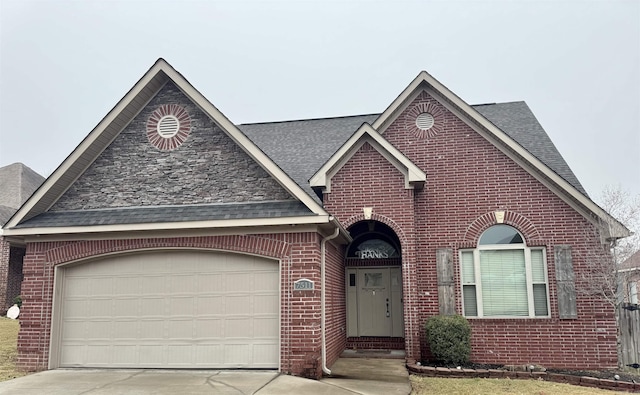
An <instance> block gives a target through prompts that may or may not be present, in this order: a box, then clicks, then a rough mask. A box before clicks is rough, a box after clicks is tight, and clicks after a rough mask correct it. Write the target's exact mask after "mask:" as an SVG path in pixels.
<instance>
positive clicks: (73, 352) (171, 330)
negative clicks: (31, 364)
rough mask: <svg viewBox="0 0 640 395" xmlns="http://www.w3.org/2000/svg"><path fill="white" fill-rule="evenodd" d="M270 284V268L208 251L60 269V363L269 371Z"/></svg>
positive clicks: (274, 316) (275, 304)
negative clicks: (239, 368)
mask: <svg viewBox="0 0 640 395" xmlns="http://www.w3.org/2000/svg"><path fill="white" fill-rule="evenodd" d="M278 279H279V272H278V264H277V262H275V261H271V260H266V259H262V258H257V257H251V256H243V255H238V254H225V253H210V252H185V251H170V252H153V253H145V254H135V255H127V256H120V257H109V258H106V259H103V260H99V261H94V262H90V263H86V264H82V265H77V266H72V267H69V268H66V269H64V271H63V282H62V287H63V297H62V301H61V306H62V307H61V309H60V311H61V314H60V317H61V324H60V325H61V336H60V338H61V342H60V354H59V355H60V357H59V360H60V366H62V367H73V366H84V367H149V368H188V367H199V368H224V367H233V368H237V367H247V368H251V367H255V368H276V367H277V365H278V358H279V352H278V349H279V342H278V336H279V318H278V317H279V314H278V312H279V291H278V288H279V282H278Z"/></svg>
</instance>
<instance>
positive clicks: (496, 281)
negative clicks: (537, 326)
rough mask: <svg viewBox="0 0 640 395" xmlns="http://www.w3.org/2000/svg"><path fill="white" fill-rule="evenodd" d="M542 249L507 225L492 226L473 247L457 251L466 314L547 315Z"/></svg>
mask: <svg viewBox="0 0 640 395" xmlns="http://www.w3.org/2000/svg"><path fill="white" fill-rule="evenodd" d="M546 261H547V260H546V256H545V250H544V248H538V247H527V245H526V243H525V242H524V238H523V237H522V235H521V234H520V233H519V232H518V231H517V230H516V229H515V228H513V227H511V226H509V225H494V226H492V227H490V228H489V229H487V230H486V231H484V233H483V234H482V236H480V241H479V242H478V247H477V248H476V249H474V250H462V251H460V278H461V281H462V308H463V312H464V315H465V316H466V317H548V316H549V297H548V295H549V288H548V281H547V278H548V277H547V264H546Z"/></svg>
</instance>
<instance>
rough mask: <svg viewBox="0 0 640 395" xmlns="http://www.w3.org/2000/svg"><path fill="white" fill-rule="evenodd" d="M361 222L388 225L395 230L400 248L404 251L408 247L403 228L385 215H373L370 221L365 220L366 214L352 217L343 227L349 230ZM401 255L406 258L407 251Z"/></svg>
mask: <svg viewBox="0 0 640 395" xmlns="http://www.w3.org/2000/svg"><path fill="white" fill-rule="evenodd" d="M361 221H378V222H381V223H383V224H385V225H387V226H388V227H390V228H391V230H393V231H394V232H395V234H396V236H398V239H399V240H400V247H401V248H402V249H404V246H406V245H407V243H408V241H407V237H406V236H405V234H404V232H403V231H402V228H400V227H399V226H398V224H397V223H396V222H395V221H394V220H392V219H390V218H387V217H385V216H384V215H380V214H376V213H372V214H371V218H370V219H365V217H364V214H358V215H354V216H353V217H350V218H349V219H347V220H346V221H344V222H343V223H342V226H344V228H345V229H349V227H350V226H351V225H354V224H356V223H358V222H361ZM401 255H402V256H404V255H405V251H402V252H401Z"/></svg>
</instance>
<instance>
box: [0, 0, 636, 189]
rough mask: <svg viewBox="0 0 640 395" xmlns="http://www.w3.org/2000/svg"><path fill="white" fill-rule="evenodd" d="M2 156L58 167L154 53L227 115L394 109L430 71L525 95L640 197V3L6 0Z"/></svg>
mask: <svg viewBox="0 0 640 395" xmlns="http://www.w3.org/2000/svg"><path fill="white" fill-rule="evenodd" d="M0 12H1V15H0V57H1V58H0V166H4V165H8V164H11V163H14V162H22V163H24V164H26V165H27V166H29V167H31V168H32V169H34V170H35V171H37V172H38V173H40V174H42V175H43V176H49V175H50V174H51V173H52V172H53V171H54V170H55V168H56V167H57V166H58V165H59V164H60V163H61V162H62V161H63V160H64V158H65V157H67V155H69V154H70V153H71V151H72V150H73V149H74V148H75V147H76V146H77V145H78V144H79V143H80V141H81V140H82V139H83V138H84V137H85V136H86V135H87V134H88V133H89V132H90V131H91V130H92V129H93V127H94V126H96V124H97V123H98V122H99V121H100V120H101V119H102V118H103V117H104V116H105V115H106V114H107V112H108V111H109V110H110V109H111V108H112V107H113V106H114V105H115V104H116V103H117V101H118V100H120V99H121V98H122V97H123V96H124V94H125V93H126V92H127V91H128V90H129V89H130V88H131V87H132V86H133V85H134V84H135V83H136V81H137V80H138V79H139V78H140V77H141V76H142V75H143V74H144V73H145V72H146V71H147V70H148V69H149V67H150V66H151V65H152V64H153V63H154V62H155V61H156V59H157V58H159V57H163V58H165V59H166V60H167V61H168V62H169V63H171V65H173V66H174V67H175V68H176V69H177V70H178V71H179V72H180V73H182V74H183V75H184V76H185V77H186V78H187V80H189V81H190V82H191V83H192V84H193V85H194V86H195V87H196V88H197V89H198V90H199V91H200V92H202V93H203V94H204V95H205V96H206V97H207V98H208V99H209V100H210V101H211V102H212V103H213V104H214V105H216V106H217V107H218V109H220V110H221V111H222V112H223V113H224V114H225V115H226V116H227V117H228V118H230V119H231V121H233V122H235V123H246V122H262V121H276V120H288V119H305V118H317V117H332V116H339V115H354V114H368V113H377V112H382V111H383V110H384V109H385V108H386V107H387V106H388V105H389V104H390V103H391V102H392V101H393V100H394V99H395V98H396V96H397V95H398V94H399V93H400V92H401V91H402V90H403V89H404V88H405V87H406V86H407V85H408V84H409V82H411V80H412V79H413V78H414V77H415V76H416V75H417V74H418V73H419V71H420V70H426V71H428V72H429V73H430V74H431V75H433V76H434V77H435V78H437V79H438V80H439V81H440V82H442V83H443V84H444V85H445V86H447V87H448V88H449V89H451V90H452V91H453V92H455V93H456V94H457V95H458V96H460V97H461V98H462V99H463V100H465V101H466V102H467V103H469V104H480V103H494V102H508V101H518V100H524V101H526V102H527V103H528V104H529V106H530V107H531V109H532V110H533V112H534V114H535V115H536V116H537V118H538V120H539V121H540V122H541V124H542V126H543V127H544V128H545V130H546V131H547V133H548V134H549V135H550V137H551V139H552V140H553V142H554V143H555V144H556V146H557V147H558V149H559V151H560V152H561V154H562V155H563V156H564V158H565V160H566V161H567V162H568V163H569V166H570V167H571V168H572V169H573V171H574V173H576V175H577V176H578V178H579V179H580V181H581V182H582V184H583V185H584V187H585V189H586V190H587V192H588V193H589V194H590V195H591V196H592V197H597V196H598V195H600V193H601V191H602V189H603V188H604V187H605V186H606V185H618V184H620V185H622V187H623V188H624V189H626V190H628V191H630V192H631V193H633V194H640V1H637V0H633V1H517V2H516V1H389V2H382V1H378V2H370V1H341V2H337V1H336V2H332V1H299V2H293V1H252V2H242V1H224V2H214V1H185V2H183V1H180V2H179V1H106V0H102V1H25V0H20V1H14V0H0Z"/></svg>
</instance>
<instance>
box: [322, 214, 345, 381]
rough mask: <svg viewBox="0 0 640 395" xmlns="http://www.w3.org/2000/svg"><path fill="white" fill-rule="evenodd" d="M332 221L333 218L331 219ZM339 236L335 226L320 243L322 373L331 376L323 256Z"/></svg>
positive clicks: (338, 228)
mask: <svg viewBox="0 0 640 395" xmlns="http://www.w3.org/2000/svg"><path fill="white" fill-rule="evenodd" d="M331 219H333V217H332V218H331ZM339 234H340V227H339V226H336V230H335V231H334V232H333V234H332V235H330V236H327V237H325V238H324V239H322V242H321V243H320V282H321V283H322V286H321V287H320V288H321V293H322V295H321V297H320V315H321V316H322V318H321V321H322V324H321V325H322V330H321V332H322V371H323V372H324V373H325V374H331V370H329V368H328V367H327V334H326V330H327V328H326V320H327V313H326V312H325V305H326V301H325V272H326V270H325V261H326V259H325V255H326V247H325V245H326V243H327V241H329V240H332V239H335V238H336V237H338V235H339Z"/></svg>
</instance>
